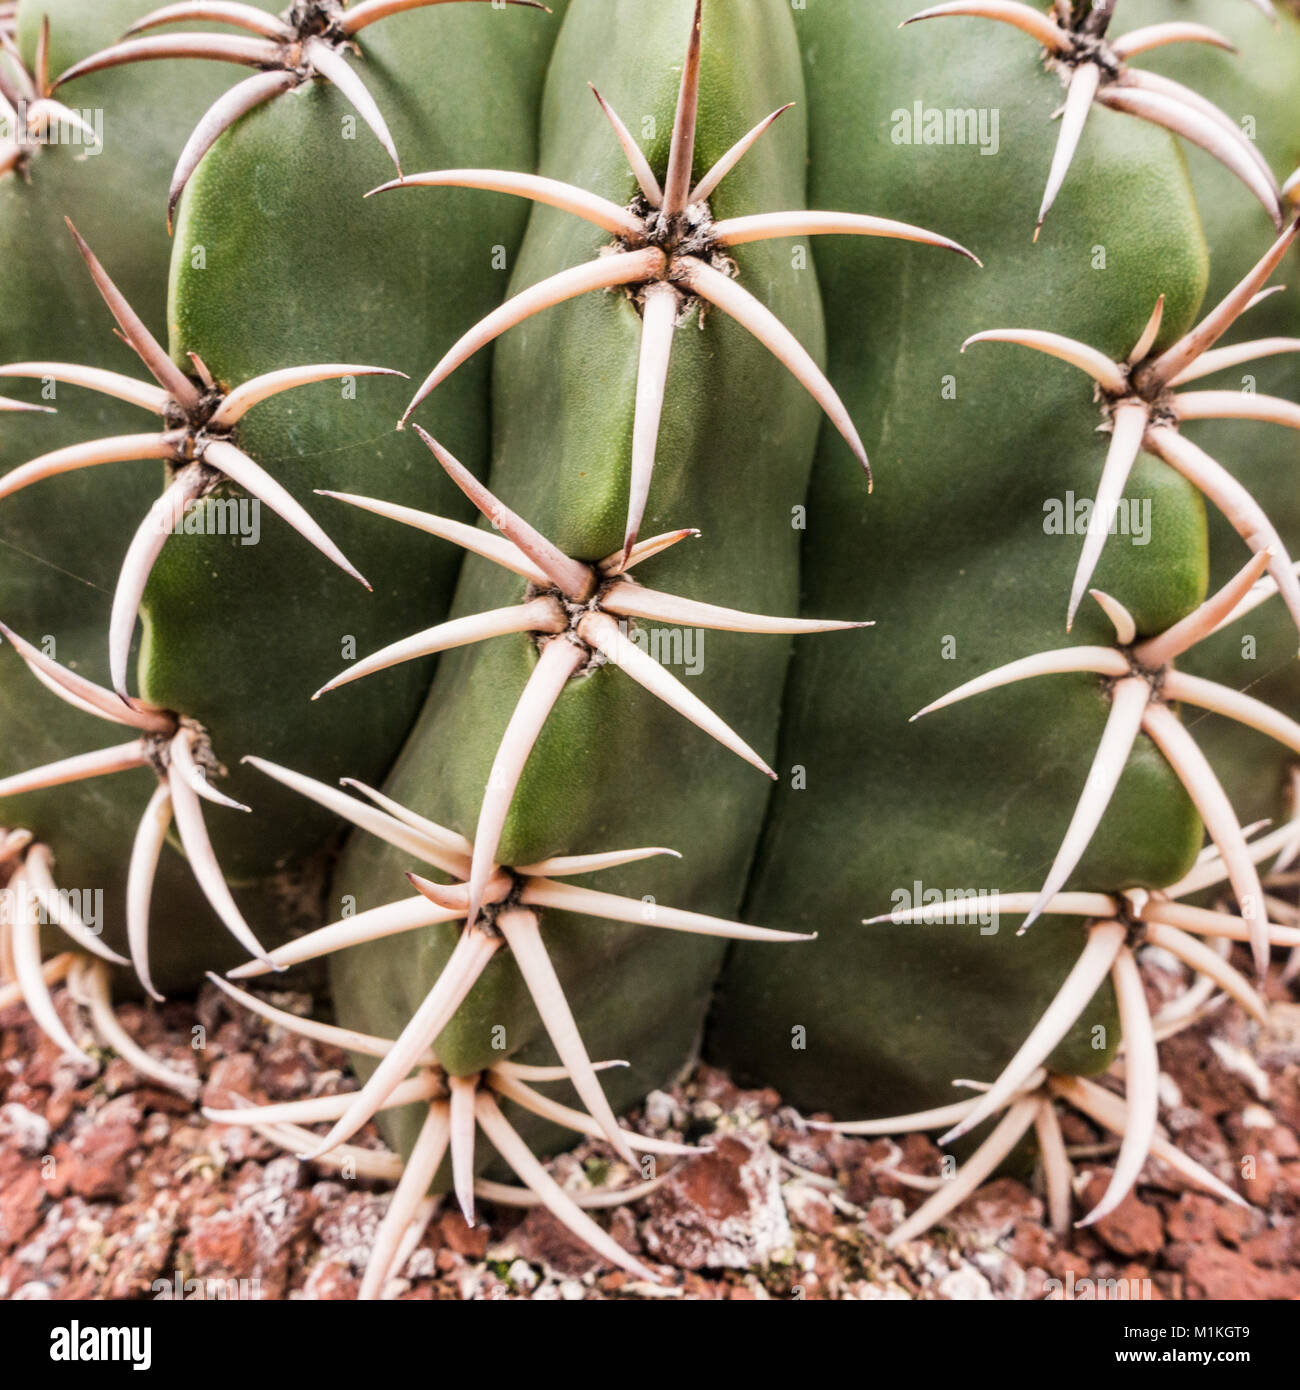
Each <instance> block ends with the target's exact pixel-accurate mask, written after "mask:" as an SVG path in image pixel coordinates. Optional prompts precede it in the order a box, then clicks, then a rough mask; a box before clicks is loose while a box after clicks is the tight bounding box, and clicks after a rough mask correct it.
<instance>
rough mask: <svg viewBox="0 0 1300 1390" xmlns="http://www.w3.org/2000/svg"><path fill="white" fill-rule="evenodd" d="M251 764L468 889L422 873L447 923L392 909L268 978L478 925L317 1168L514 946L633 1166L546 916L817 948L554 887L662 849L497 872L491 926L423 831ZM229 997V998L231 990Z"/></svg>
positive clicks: (351, 922)
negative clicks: (550, 946) (568, 993)
mask: <svg viewBox="0 0 1300 1390" xmlns="http://www.w3.org/2000/svg"><path fill="white" fill-rule="evenodd" d="M248 761H249V762H251V763H253V765H254V766H256V767H258V768H259V769H260V770H262V771H263V772H265V773H267V774H268V775H269V776H271V777H274V778H276V779H277V780H279V781H282V782H285V783H286V784H287V785H289V786H291V787H293V788H294V789H295V790H297V791H299V792H301V793H302V794H303V795H304V796H307V797H310V798H311V799H313V800H317V801H320V802H322V803H323V804H326V805H328V806H330V807H331V808H333V809H335V810H337V811H339V812H340V814H342V815H344V816H345V817H347V818H349V819H352V820H353V821H354V822H355V823H356V824H358V825H359V826H360V827H361V828H363V829H365V830H367V831H369V832H370V833H373V834H376V835H378V836H379V837H380V838H383V839H385V840H388V841H389V843H393V844H396V845H398V846H399V847H402V848H412V849H414V850H415V852H416V853H417V854H419V855H420V857H421V858H424V859H426V860H427V861H429V862H432V863H433V865H434V867H436V868H438V869H440V870H442V871H443V872H447V873H449V874H451V875H452V876H454V877H456V878H459V879H461V880H462V882H460V883H459V884H455V885H450V886H448V885H442V884H438V883H434V882H431V881H430V880H428V879H425V878H422V877H420V876H419V875H416V874H408V875H407V877H408V879H409V880H410V882H411V883H412V885H413V886H414V887H415V888H416V890H417V892H418V893H419V894H420V895H421V897H422V898H424V899H427V900H428V901H429V902H431V903H432V904H433V905H434V908H435V914H434V915H433V916H432V917H430V916H428V915H426V914H423V913H416V914H412V915H410V916H408V917H406V918H405V919H404V920H402V921H401V922H400V924H395V914H394V912H393V911H392V909H395V908H402V907H403V906H404V905H403V904H399V903H393V904H389V905H388V906H387V907H386V908H380V909H376V910H375V911H374V912H373V913H372V914H362V916H367V915H369V916H370V917H371V920H372V923H373V924H374V925H373V926H371V925H367V927H366V928H365V929H364V931H359V930H358V928H359V926H360V918H345V919H344V920H343V921H341V922H339V923H335V924H333V925H332V926H327V927H324V928H322V929H321V930H320V931H318V932H315V933H312V934H311V935H309V936H308V937H306V938H302V939H300V940H298V941H295V942H292V943H290V944H289V945H288V946H286V947H282V948H280V950H279V951H277V952H276V953H274V955H273V956H271V957H270V958H268V960H267V961H265V962H262V966H261V969H265V968H267V967H268V966H274V965H277V964H278V965H279V966H280V967H281V968H283V967H284V966H285V965H288V964H292V963H298V962H300V961H302V960H308V959H313V958H315V957H318V956H320V955H323V954H328V953H332V952H334V951H337V950H341V949H344V948H346V947H348V946H353V945H357V944H359V943H360V942H361V941H363V940H372V939H375V938H376V937H380V936H387V935H392V934H393V933H394V932H396V931H405V930H415V929H418V928H420V927H423V926H428V925H430V924H431V922H433V921H443V922H450V921H461V920H465V921H467V923H468V925H467V926H466V928H465V930H464V931H463V933H462V935H461V937H460V939H459V942H458V944H457V946H456V948H455V950H454V951H453V953H452V957H451V959H450V960H449V961H448V963H447V966H446V967H445V968H444V970H443V972H442V974H441V975H440V976H439V977H438V979H437V981H436V982H435V983H434V985H433V988H432V989H431V990H430V992H429V994H428V996H426V999H425V1001H424V1003H423V1004H422V1005H421V1006H420V1008H419V1009H418V1010H417V1011H416V1012H415V1014H414V1015H413V1016H412V1018H411V1020H410V1022H409V1023H408V1024H407V1027H406V1029H405V1030H404V1031H403V1033H402V1036H401V1037H400V1038H399V1039H398V1040H397V1042H396V1043H395V1044H394V1045H393V1046H392V1047H391V1048H386V1049H384V1051H383V1053H382V1055H383V1059H384V1060H383V1062H382V1063H381V1065H380V1067H379V1068H378V1069H377V1070H376V1071H375V1072H374V1074H373V1075H372V1076H371V1077H370V1079H369V1081H367V1083H366V1084H365V1086H364V1087H363V1088H362V1089H361V1091H359V1092H358V1093H357V1094H356V1096H355V1098H354V1099H353V1100H352V1102H351V1103H350V1105H349V1106H348V1108H347V1109H346V1112H345V1113H343V1114H341V1115H340V1116H339V1117H337V1119H338V1123H337V1124H336V1125H335V1126H334V1128H333V1129H332V1130H331V1131H330V1134H329V1135H328V1136H327V1137H326V1139H324V1140H322V1141H321V1143H320V1145H319V1146H318V1147H317V1148H315V1149H313V1151H312V1155H311V1156H312V1157H318V1156H319V1155H320V1154H322V1153H324V1152H326V1151H328V1150H329V1149H331V1148H333V1147H335V1145H337V1144H339V1143H342V1142H344V1141H345V1140H347V1139H348V1138H350V1137H351V1136H352V1135H353V1134H355V1132H356V1131H357V1130H358V1129H359V1128H360V1127H361V1126H362V1125H363V1124H364V1123H365V1122H366V1121H367V1120H368V1119H369V1118H370V1117H371V1116H372V1115H374V1114H375V1113H376V1112H377V1111H378V1110H380V1109H382V1108H385V1107H387V1106H389V1105H391V1104H392V1103H393V1102H392V1100H391V1097H392V1094H393V1088H394V1087H395V1086H397V1085H399V1084H400V1083H401V1082H402V1079H403V1077H404V1076H405V1075H406V1073H407V1072H408V1071H409V1070H410V1068H411V1067H412V1066H414V1065H416V1064H417V1063H418V1060H419V1059H420V1058H421V1057H423V1056H425V1055H426V1054H427V1053H428V1049H429V1048H430V1047H431V1046H432V1044H433V1042H434V1039H435V1038H436V1037H437V1036H438V1034H439V1033H440V1032H441V1031H442V1029H443V1028H444V1027H445V1026H446V1024H447V1022H448V1020H449V1019H450V1017H451V1016H452V1014H453V1013H454V1012H455V1010H456V1009H457V1008H459V1006H460V1004H461V1002H462V1001H463V1000H464V998H465V997H466V995H467V994H468V993H469V991H470V990H471V989H472V988H473V986H474V984H475V982H476V981H477V979H478V977H479V975H480V974H481V973H482V971H483V970H484V969H485V968H486V967H487V964H488V962H489V961H490V960H491V959H492V957H493V956H494V954H495V953H496V951H497V950H498V949H499V948H500V947H501V946H503V945H504V946H506V947H508V948H509V950H510V953H511V954H512V956H513V957H514V960H515V963H516V965H518V967H519V969H520V973H521V974H522V976H523V979H524V984H525V986H526V987H527V989H528V991H529V994H530V995H531V997H532V999H533V1002H534V1005H535V1006H536V1008H537V1012H538V1016H539V1017H540V1018H541V1020H542V1023H543V1025H544V1027H545V1029H546V1031H547V1033H548V1035H549V1036H550V1038H551V1041H552V1043H553V1044H554V1046H555V1049H556V1053H557V1054H558V1056H559V1057H560V1060H561V1063H562V1064H563V1066H564V1068H565V1071H566V1074H567V1075H568V1076H569V1077H570V1079H571V1080H572V1081H573V1084H574V1086H575V1088H576V1089H577V1091H578V1093H579V1095H580V1096H581V1097H582V1099H583V1100H584V1101H585V1102H586V1104H587V1107H588V1110H589V1112H590V1113H591V1114H592V1115H593V1116H594V1117H595V1119H596V1121H597V1122H598V1123H599V1124H600V1126H601V1132H602V1134H604V1136H605V1137H606V1138H607V1139H608V1140H609V1142H610V1143H611V1144H613V1146H614V1147H615V1149H616V1150H618V1151H619V1152H620V1153H622V1154H623V1156H624V1157H625V1158H626V1157H630V1155H628V1154H627V1153H626V1152H625V1147H626V1144H627V1142H628V1140H627V1137H626V1136H625V1134H624V1131H623V1130H622V1129H621V1128H620V1127H619V1126H618V1124H617V1121H616V1120H615V1118H614V1114H613V1111H612V1110H611V1109H610V1107H609V1104H608V1102H607V1101H606V1100H605V1098H604V1094H603V1092H602V1091H601V1088H600V1084H599V1082H598V1081H597V1079H596V1075H595V1067H594V1064H593V1063H592V1062H591V1060H590V1058H589V1057H588V1055H587V1052H586V1049H585V1047H584V1046H583V1043H582V1041H581V1036H580V1033H579V1031H578V1026H577V1024H576V1022H575V1021H574V1018H573V1015H572V1012H571V1010H570V1008H569V1005H568V1003H567V1001H566V999H565V996H564V991H563V988H562V986H561V984H560V981H559V979H558V977H557V976H556V974H555V970H554V967H553V966H552V965H551V962H550V959H549V957H548V955H547V953H546V949H545V946H544V944H543V942H542V937H541V933H540V927H541V918H540V915H539V912H538V911H537V910H535V909H543V908H547V907H551V908H556V909H561V910H564V909H567V910H571V911H575V912H581V913H585V914H588V915H591V916H597V917H604V918H607V919H612V920H615V921H625V922H633V923H638V924H641V925H646V926H652V927H660V928H663V929H666V930H669V931H684V932H688V933H695V934H704V935H709V936H723V937H731V938H735V939H740V940H749V941H778V942H779V941H796V940H801V939H802V940H806V939H809V938H807V937H800V936H798V935H796V934H793V933H787V932H773V931H765V930H763V929H761V928H754V927H746V926H744V925H743V924H741V923H738V922H726V921H723V920H721V919H718V918H712V917H706V916H704V915H702V914H700V913H693V912H683V911H680V910H678V909H672V908H661V907H659V906H658V905H657V904H656V905H655V906H653V908H648V907H647V904H646V903H644V902H641V901H637V900H633V899H624V898H619V897H617V896H616V895H612V894H607V893H596V892H593V891H592V890H591V889H586V888H580V887H577V886H575V885H565V884H560V883H556V882H554V881H553V879H552V878H551V875H563V876H567V875H572V874H583V873H589V872H591V871H592V870H593V869H596V868H612V867H615V866H617V865H618V864H623V863H628V862H632V861H633V860H636V859H643V858H647V857H649V856H651V855H656V854H663V853H671V852H672V851H666V850H662V849H657V848H654V849H637V850H628V851H621V852H615V853H610V854H603V855H595V856H592V855H579V856H565V857H562V858H556V857H553V858H551V859H549V860H543V861H540V862H539V863H536V864H532V865H526V866H523V867H522V868H501V867H499V866H496V865H494V864H489V865H488V877H487V880H486V882H485V884H484V887H483V889H481V890H480V893H479V901H480V902H484V903H485V906H484V907H483V912H482V916H480V915H479V910H478V905H477V903H476V902H475V898H474V892H473V888H472V883H471V882H470V881H464V880H465V876H466V873H467V871H468V872H472V868H469V867H468V866H466V865H465V863H464V858H465V857H464V855H460V856H457V858H458V859H459V861H460V862H459V863H457V859H456V858H453V859H450V860H449V859H448V858H447V857H446V856H445V854H443V853H442V852H440V851H439V849H437V848H432V849H431V847H430V844H429V842H425V844H423V845H421V844H420V843H419V842H418V841H414V840H413V839H412V830H411V827H410V826H408V825H407V824H406V823H405V822H404V821H402V820H400V819H398V818H397V817H396V816H392V815H389V814H388V813H386V812H383V811H379V810H376V809H374V808H371V807H368V806H366V805H365V803H363V802H360V801H357V800H356V799H354V798H351V797H347V796H344V795H342V794H341V793H338V792H336V791H335V790H334V789H333V788H331V787H327V786H325V785H324V784H322V783H319V782H316V781H315V780H314V779H312V778H309V777H304V776H302V775H301V774H299V773H294V772H291V771H290V770H289V769H286V768H281V767H277V766H276V765H275V764H273V763H268V762H266V761H265V760H263V759H260V758H250V759H248ZM473 859H474V856H473V855H472V854H471V856H470V861H471V865H472V863H473ZM261 969H259V967H258V965H257V963H255V962H250V963H249V965H248V966H241V967H239V968H238V969H237V970H235V971H234V972H233V974H234V975H235V976H236V977H239V978H246V977H248V976H251V975H254V974H258V973H261ZM223 988H229V987H228V986H225V985H223ZM354 1043H355V1038H354ZM350 1045H352V1044H350ZM355 1050H359V1051H362V1052H363V1053H364V1052H366V1051H367V1049H366V1048H365V1047H364V1046H362V1047H361V1048H357V1049H355Z"/></svg>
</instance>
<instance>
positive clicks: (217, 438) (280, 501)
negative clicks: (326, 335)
mask: <svg viewBox="0 0 1300 1390" xmlns="http://www.w3.org/2000/svg"><path fill="white" fill-rule="evenodd" d="M68 227H69V229H70V230H71V232H72V235H73V237H74V238H75V240H76V243H77V247H78V249H79V250H80V252H81V254H82V257H83V258H84V260H85V262H86V265H87V266H88V268H89V270H90V273H91V276H92V278H93V279H94V282H95V285H96V287H97V288H98V289H99V291H100V293H101V295H102V296H103V298H104V301H105V303H106V304H107V305H108V307H109V309H110V311H111V312H112V314H113V317H114V318H115V319H116V320H117V322H118V325H119V327H120V329H121V331H122V334H123V335H124V337H125V338H126V339H127V341H128V343H129V344H130V345H131V347H133V348H134V349H135V351H136V352H137V353H138V355H139V356H140V359H141V361H142V362H143V363H144V365H145V367H146V368H147V369H148V370H149V373H150V374H151V375H152V376H153V378H154V380H155V381H156V382H157V383H158V385H157V387H156V388H155V387H153V386H150V385H149V384H148V383H146V382H131V380H130V378H126V377H122V376H120V375H119V374H118V373H115V372H105V371H95V370H92V369H89V368H80V367H77V366H75V365H71V364H66V363H58V362H21V363H16V364H13V365H12V366H7V367H0V376H5V375H11V376H38V377H52V378H53V379H55V380H59V381H66V382H69V383H71V384H74V385H78V386H84V387H87V388H89V389H90V390H94V391H104V392H107V393H108V394H110V395H113V396H117V397H119V398H120V399H124V400H127V401H129V402H130V403H132V404H135V405H140V406H141V407H143V408H145V409H149V410H154V411H156V412H157V413H158V414H160V415H161V416H162V417H163V420H164V423H166V424H167V426H168V428H167V429H166V430H164V431H163V432H162V433H159V434H152V435H125V436H121V437H119V438H116V439H106V440H96V441H94V442H93V443H88V444H81V445H75V446H73V447H71V448H67V449H59V450H56V451H55V452H54V453H51V454H45V455H42V456H41V457H40V458H36V459H33V460H31V461H30V462H28V463H25V464H22V465H20V466H19V467H18V468H16V469H14V470H12V471H11V472H10V473H8V474H6V475H5V476H4V478H0V497H8V496H10V495H12V494H13V493H15V492H18V491H20V490H21V489H22V488H25V487H28V486H30V485H31V484H32V483H36V482H40V481H42V480H43V479H45V478H50V477H53V476H55V475H56V474H59V473H64V472H68V471H69V470H73V469H78V468H89V467H94V466H96V465H98V464H102V463H115V462H120V461H123V460H130V459H147V458H158V459H163V460H165V461H166V462H167V463H168V465H169V467H170V468H171V469H172V481H171V483H170V485H169V486H168V488H167V490H166V491H165V492H164V493H163V495H162V496H161V497H159V498H158V499H157V500H156V501H155V502H154V504H153V505H152V507H151V508H150V509H149V512H148V513H147V514H146V516H145V518H144V520H143V521H142V522H141V524H140V527H139V529H138V530H137V532H136V534H135V537H134V538H133V540H132V542H131V545H130V547H129V548H128V550H127V554H126V558H125V560H124V562H123V565H122V571H121V575H120V577H119V580H118V586H117V591H116V593H115V595H114V599H113V613H112V617H111V620H110V625H109V666H110V671H111V674H112V680H113V687H114V689H115V690H116V691H117V693H118V694H119V695H120V696H121V697H122V698H123V699H126V698H127V661H128V658H129V655H130V647H131V638H132V635H133V633H134V630H135V622H136V617H137V615H138V612H139V609H140V604H141V601H142V599H143V597H144V591H145V587H146V585H147V584H148V581H149V575H150V573H151V572H152V570H153V567H154V564H155V563H156V561H157V559H158V556H159V554H160V553H161V551H162V548H163V546H164V544H165V543H166V541H167V537H168V536H169V535H170V534H172V533H173V532H174V531H175V530H176V529H177V528H178V527H179V525H180V524H181V521H182V519H183V517H184V515H185V513H186V511H187V509H188V508H189V507H190V506H192V505H193V504H194V503H195V502H196V501H198V500H199V499H200V498H202V497H205V496H208V495H209V494H211V493H212V492H213V491H215V490H216V489H217V488H219V487H222V486H225V485H228V484H235V485H237V486H239V487H241V488H243V489H244V491H245V492H248V493H250V494H251V495H252V496H253V497H255V498H257V499H258V500H259V501H261V502H262V503H264V504H265V505H266V506H267V507H268V508H270V510H271V511H273V512H275V514H276V515H277V516H279V517H280V518H281V519H282V520H284V521H286V522H287V523H288V524H289V525H290V526H292V527H293V529H294V530H295V531H297V532H298V533H299V535H301V536H303V537H304V538H305V539H306V540H307V541H309V542H310V543H311V544H312V545H313V546H315V547H316V549H317V550H319V551H320V552H321V553H322V554H323V555H325V556H326V557H327V558H328V559H329V560H331V561H333V563H334V564H336V565H337V566H338V567H339V568H340V569H341V570H343V572H344V573H345V574H348V575H350V576H351V577H352V578H353V579H356V580H357V581H358V582H359V583H360V584H362V585H364V586H365V587H366V588H367V589H368V588H370V585H369V583H368V582H367V580H366V579H365V577H364V576H363V575H362V574H361V573H360V571H358V570H357V569H356V568H355V567H354V566H353V565H352V563H351V561H349V560H348V558H347V556H345V555H344V554H343V552H342V551H341V550H340V549H339V548H338V546H337V545H335V544H334V542H333V541H332V540H331V539H330V538H329V536H328V535H326V533H325V532H324V531H323V530H322V529H321V527H320V526H319V525H318V524H317V523H316V522H315V521H314V520H313V519H312V517H311V516H310V515H309V514H308V513H307V511H306V510H305V509H304V508H303V506H302V505H301V504H300V503H299V502H298V501H296V500H295V499H294V498H293V497H292V496H291V495H290V493H289V492H288V491H287V490H286V489H285V488H284V487H283V486H282V485H281V484H280V483H279V482H277V481H276V480H275V479H274V478H273V477H272V476H271V475H270V474H269V473H268V472H267V471H266V470H265V469H264V468H262V467H261V465H260V464H258V463H256V462H255V461H254V460H253V459H251V458H250V457H249V456H248V455H247V454H246V453H244V452H243V451H242V450H241V449H239V448H238V447H237V446H236V445H235V443H234V442H233V441H234V438H235V434H234V431H235V426H236V425H237V424H238V422H239V421H240V420H241V419H242V418H243V416H244V414H245V413H246V412H247V411H248V410H250V409H251V408H252V407H253V406H254V405H256V404H257V403H258V402H260V401H264V400H267V399H268V398H270V397H271V396H274V395H278V394H279V393H280V392H282V391H287V390H290V389H292V388H293V387H295V386H302V385H305V384H306V383H308V382H314V381H325V380H329V379H334V378H339V377H353V376H401V375H403V373H401V372H397V371H395V370H394V369H392V368H391V367H371V366H362V365H354V364H350V363H348V364H345V363H327V364H321V365H317V366H312V367H297V368H291V369H287V370H281V371H278V372H269V373H266V374H265V375H263V376H260V377H256V378H254V379H253V380H251V381H247V382H244V383H243V385H241V386H239V387H236V388H235V389H234V390H232V391H230V392H228V393H223V392H222V391H221V390H220V389H219V388H216V387H215V386H214V385H213V384H212V379H211V376H210V374H209V373H208V371H207V368H206V367H205V366H204V365H203V363H202V361H201V360H200V359H197V358H195V359H194V360H195V364H196V368H197V371H198V374H199V381H198V382H195V381H194V380H191V379H190V378H189V377H187V376H185V374H184V373H183V372H182V371H181V370H180V368H179V367H177V366H176V365H175V364H174V363H173V362H172V360H171V358H170V357H168V355H167V354H166V352H165V351H164V350H163V348H162V346H161V344H160V343H159V342H158V340H157V339H156V338H155V337H154V336H153V334H151V333H150V332H149V330H148V328H146V327H145V325H144V323H143V322H142V321H141V320H140V318H139V317H138V316H137V315H136V313H135V311H134V310H133V309H132V308H131V306H130V305H129V304H128V303H127V301H126V299H125V298H124V297H123V295H122V294H121V292H120V291H119V290H118V289H117V287H116V286H115V285H114V284H113V282H112V280H111V279H110V278H109V276H108V274H107V272H106V271H105V270H104V268H103V266H102V265H100V263H99V261H98V260H97V259H96V257H95V255H94V253H93V252H92V251H91V249H90V247H89V246H87V245H86V243H85V241H84V240H83V239H82V237H81V236H80V235H79V233H78V232H77V229H76V228H75V227H74V226H73V225H72V223H71V221H68Z"/></svg>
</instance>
